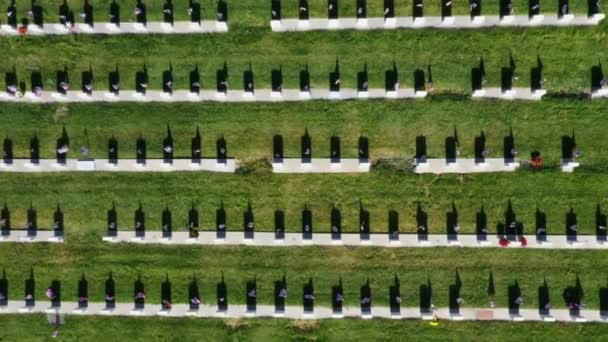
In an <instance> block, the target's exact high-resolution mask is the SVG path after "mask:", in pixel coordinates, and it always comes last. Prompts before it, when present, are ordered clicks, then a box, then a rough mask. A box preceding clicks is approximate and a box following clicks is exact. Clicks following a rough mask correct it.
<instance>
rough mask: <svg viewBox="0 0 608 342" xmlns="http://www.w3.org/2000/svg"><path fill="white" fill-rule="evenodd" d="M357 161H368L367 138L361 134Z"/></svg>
mask: <svg viewBox="0 0 608 342" xmlns="http://www.w3.org/2000/svg"><path fill="white" fill-rule="evenodd" d="M359 163H369V139H368V138H367V137H366V136H363V135H362V136H360V137H359Z"/></svg>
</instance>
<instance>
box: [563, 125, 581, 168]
mask: <svg viewBox="0 0 608 342" xmlns="http://www.w3.org/2000/svg"><path fill="white" fill-rule="evenodd" d="M576 153H577V152H576V137H575V135H574V132H572V135H571V136H568V135H563V136H562V162H563V163H569V162H572V161H574V160H575V157H576Z"/></svg>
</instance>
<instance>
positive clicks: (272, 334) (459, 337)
mask: <svg viewBox="0 0 608 342" xmlns="http://www.w3.org/2000/svg"><path fill="white" fill-rule="evenodd" d="M0 323H2V324H3V326H4V329H3V330H2V331H1V332H0V338H4V339H6V340H16V339H19V340H23V339H27V340H32V341H38V340H48V339H49V337H50V335H51V333H52V332H53V330H54V328H53V327H51V326H50V325H49V324H47V323H46V319H45V317H43V316H41V315H31V316H26V317H24V316H20V317H16V316H4V315H2V316H0ZM605 333H606V326H605V325H603V324H601V323H600V324H567V323H549V324H547V323H508V322H480V323H474V322H459V323H453V322H441V323H440V325H439V326H437V327H431V326H429V324H428V323H427V322H421V321H388V320H373V321H361V320H356V319H343V320H328V321H318V322H316V321H312V322H291V321H287V320H281V319H274V320H267V319H247V320H238V321H228V322H227V321H224V320H219V319H205V320H201V319H164V318H136V319H135V318H125V317H120V318H118V317H116V318H115V317H112V318H97V317H96V318H90V317H73V316H70V317H68V318H66V321H65V325H64V326H63V327H62V328H61V329H60V333H59V337H58V338H56V339H55V340H59V341H64V340H65V341H72V340H79V341H98V340H101V339H113V340H120V339H124V338H128V339H129V340H132V341H184V340H185V341H194V340H197V341H343V340H346V339H347V340H349V341H369V340H374V341H409V340H411V339H429V338H430V339H433V340H436V341H471V340H477V339H483V340H484V341H521V340H548V339H550V340H552V341H571V340H572V339H581V338H582V339H593V340H595V341H605V340H606V338H605V336H604V335H605Z"/></svg>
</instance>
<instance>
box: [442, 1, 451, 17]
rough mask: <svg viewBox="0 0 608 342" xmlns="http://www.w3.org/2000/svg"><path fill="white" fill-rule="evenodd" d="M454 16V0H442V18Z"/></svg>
mask: <svg viewBox="0 0 608 342" xmlns="http://www.w3.org/2000/svg"><path fill="white" fill-rule="evenodd" d="M451 16H452V0H441V18H442V19H444V20H445V19H446V18H449V17H451Z"/></svg>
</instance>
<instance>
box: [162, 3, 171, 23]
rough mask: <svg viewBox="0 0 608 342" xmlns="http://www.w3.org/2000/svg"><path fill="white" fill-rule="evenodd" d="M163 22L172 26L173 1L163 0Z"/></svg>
mask: <svg viewBox="0 0 608 342" xmlns="http://www.w3.org/2000/svg"><path fill="white" fill-rule="evenodd" d="M163 22H165V24H171V26H173V2H172V1H171V0H165V4H164V5H163Z"/></svg>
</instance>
